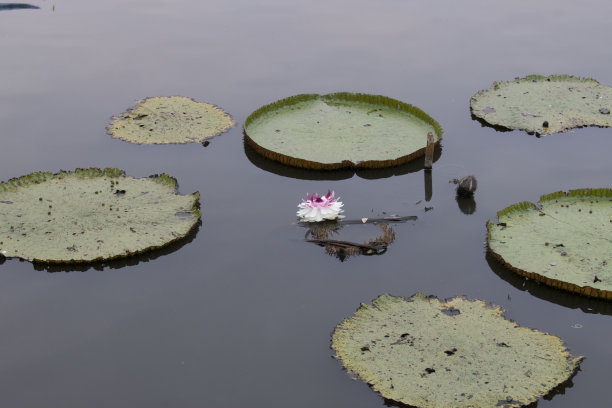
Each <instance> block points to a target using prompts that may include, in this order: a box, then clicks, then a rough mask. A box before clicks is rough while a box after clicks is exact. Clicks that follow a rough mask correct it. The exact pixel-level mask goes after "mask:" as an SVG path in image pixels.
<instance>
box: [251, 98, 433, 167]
mask: <svg viewBox="0 0 612 408" xmlns="http://www.w3.org/2000/svg"><path fill="white" fill-rule="evenodd" d="M244 130H245V139H246V141H247V143H248V144H249V145H250V146H251V147H253V149H254V150H255V151H256V152H258V153H259V154H262V155H263V156H265V157H267V158H269V159H272V160H276V161H279V162H281V163H283V164H287V165H290V166H296V167H303V168H310V169H326V170H333V169H339V168H343V167H357V168H380V167H389V166H395V165H398V164H402V163H406V162H408V161H410V160H413V159H415V158H417V157H420V156H423V155H424V154H425V146H426V144H427V133H428V132H432V133H433V134H434V135H435V136H436V143H439V142H440V140H441V138H442V128H441V127H440V125H439V124H438V122H436V121H435V120H434V119H433V118H431V117H430V116H429V115H427V114H426V113H425V112H423V111H422V110H421V109H419V108H417V107H415V106H412V105H409V104H407V103H404V102H401V101H398V100H395V99H391V98H387V97H385V96H379V95H366V94H355V93H334V94H328V95H314V94H307V95H296V96H292V97H289V98H286V99H281V100H279V101H276V102H274V103H271V104H269V105H266V106H263V107H261V108H259V109H257V110H256V111H255V112H253V113H252V114H251V115H250V116H249V117H248V118H247V120H246V122H245V125H244Z"/></svg>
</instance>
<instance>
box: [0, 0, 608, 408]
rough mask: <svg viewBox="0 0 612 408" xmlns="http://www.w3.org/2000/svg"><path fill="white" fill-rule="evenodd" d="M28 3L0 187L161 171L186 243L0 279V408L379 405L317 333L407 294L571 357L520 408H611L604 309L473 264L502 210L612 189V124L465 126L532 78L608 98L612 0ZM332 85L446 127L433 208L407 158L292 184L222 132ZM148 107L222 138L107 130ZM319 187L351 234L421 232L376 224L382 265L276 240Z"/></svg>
mask: <svg viewBox="0 0 612 408" xmlns="http://www.w3.org/2000/svg"><path fill="white" fill-rule="evenodd" d="M32 5H35V6H39V7H40V10H29V9H13V10H3V11H1V12H0V143H1V147H0V179H1V180H6V179H9V178H11V177H16V176H20V175H23V174H26V173H29V172H32V171H36V170H51V171H58V170H60V169H66V170H71V169H74V168H76V167H92V166H93V167H106V166H110V167H119V168H122V169H124V170H125V171H126V172H127V173H128V174H129V175H132V176H148V175H150V174H155V173H160V172H167V173H169V174H170V175H172V176H174V177H176V178H178V180H179V183H180V191H181V192H182V193H191V192H193V191H195V190H198V191H200V193H201V195H202V212H203V222H202V226H201V227H200V229H199V231H198V232H197V235H196V236H195V237H193V239H192V240H191V241H190V242H187V243H186V244H185V245H183V246H179V247H177V248H171V250H170V251H166V252H162V253H154V254H152V255H151V256H150V257H146V258H139V259H135V260H131V261H129V262H125V263H115V264H111V265H107V266H102V267H98V269H93V268H92V269H88V270H86V271H72V272H66V271H59V272H55V273H50V272H47V271H45V270H37V269H35V268H34V267H33V266H32V264H30V263H27V262H19V261H16V260H8V261H6V262H5V263H4V264H2V265H0V330H1V335H0V406H3V407H41V406H54V407H108V406H115V407H313V406H316V407H351V408H357V407H383V406H384V401H383V399H382V398H381V397H380V396H378V395H377V394H376V393H374V392H372V391H371V390H370V389H369V388H368V386H367V385H366V384H364V383H362V382H360V381H352V380H351V379H350V378H349V376H348V375H347V374H346V373H345V372H344V371H343V370H342V368H341V366H340V364H339V363H338V362H337V361H335V360H333V359H332V358H331V355H332V351H331V350H330V348H329V345H330V333H331V331H332V330H333V328H334V326H335V325H336V324H337V323H339V322H340V321H342V319H344V318H346V317H348V316H350V315H351V314H352V313H353V312H354V311H355V309H356V308H357V307H358V306H359V303H360V302H369V301H371V300H372V299H373V298H375V297H377V296H379V295H381V294H383V293H391V294H394V295H401V296H410V295H412V294H414V293H415V292H425V293H427V294H433V295H436V296H439V297H451V296H455V295H466V296H468V297H472V298H481V299H486V300H489V301H492V302H494V303H496V304H499V305H501V306H503V307H504V308H505V309H506V310H507V316H508V317H509V318H511V319H514V320H516V321H517V322H519V323H520V324H521V325H525V326H529V327H534V328H538V329H540V330H542V331H546V332H550V333H552V334H555V335H558V336H560V337H561V338H563V339H564V340H565V341H566V344H567V346H568V347H569V349H570V350H571V352H572V353H573V354H574V355H584V356H586V357H587V358H586V360H585V361H584V362H583V364H582V371H581V372H579V373H578V375H576V376H575V377H574V378H573V381H572V383H571V384H570V385H569V386H567V387H566V388H564V389H562V390H561V392H560V393H559V394H557V395H556V396H554V397H553V398H552V400H550V401H549V400H541V401H540V402H539V403H538V407H555V408H556V407H577V406H594V407H601V406H607V405H608V404H609V401H610V397H609V367H610V365H611V363H612V351H610V338H611V337H612V316H611V315H612V304H610V303H605V302H600V301H592V300H588V299H585V298H580V297H576V296H574V295H570V294H565V293H562V292H558V291H555V290H552V289H548V288H545V287H542V286H540V285H537V284H534V283H532V282H525V281H524V280H522V279H519V278H518V277H516V276H515V275H513V274H511V273H509V272H507V271H505V270H504V269H503V268H500V267H499V266H498V265H496V264H495V263H493V262H491V261H490V260H488V259H487V257H486V256H485V246H484V242H485V238H486V231H485V222H486V220H488V219H490V218H494V217H495V213H496V211H497V210H499V209H501V208H504V207H506V206H508V205H510V204H512V203H515V202H518V201H523V200H529V201H535V200H537V199H538V197H539V196H540V195H541V194H545V193H550V192H553V191H557V190H566V189H571V188H579V187H586V186H592V187H600V186H601V187H604V186H605V187H610V186H611V180H610V176H611V174H612V161H611V160H610V152H611V151H612V138H611V132H612V130H610V129H596V128H588V129H580V130H576V131H574V132H570V133H566V134H558V135H551V136H548V137H545V138H536V137H534V136H529V135H527V134H525V133H521V132H504V133H500V132H496V131H494V130H493V129H491V128H486V127H482V126H481V125H480V124H479V123H478V122H476V121H473V120H472V119H471V118H470V112H469V98H470V96H471V95H472V94H474V93H475V92H476V91H478V90H479V89H484V88H488V87H489V86H490V85H491V84H492V82H493V81H496V80H509V79H512V78H514V77H516V76H525V75H527V74H531V73H540V74H546V75H548V74H556V73H566V74H574V75H580V76H589V77H593V78H595V79H597V80H599V81H600V82H602V83H604V84H607V85H612V70H611V69H610V67H611V66H612V48H611V47H609V46H608V42H609V41H608V40H609V34H610V25H609V15H610V14H611V13H612V4H611V3H609V2H606V1H603V0H590V1H589V0H587V1H582V2H571V3H570V2H555V1H550V0H546V1H538V2H533V1H512V2H510V1H495V2H490V1H484V0H483V1H474V0H467V1H461V2H458V1H452V0H447V1H435V2H431V1H430V2H425V1H423V2H417V1H406V0H403V1H402V0H381V1H362V0H351V1H345V0H340V1H336V2H329V1H321V0H312V1H308V2H306V1H285V0H268V1H248V0H240V1H229V0H224V1H220V0H213V1H196V0H177V1H172V2H170V1H161V0H147V1H135V0H134V1H129V2H125V1H118V0H105V1H97V2H83V1H75V0H70V1H61V0H58V1H56V2H55V3H53V1H50V0H45V1H35V2H32ZM53 5H55V11H52V6H53ZM333 91H355V92H368V93H376V94H383V95H387V96H389V97H392V98H396V99H400V100H403V101H405V102H408V103H411V104H414V105H416V106H419V107H420V108H422V109H423V110H425V111H426V112H428V113H429V114H431V115H432V116H433V117H434V118H436V119H437V120H438V121H439V122H440V123H441V124H442V126H443V127H444V129H445V133H444V140H443V150H442V152H441V156H440V157H439V159H438V161H437V162H436V164H435V167H434V170H433V174H432V189H433V195H432V198H431V201H429V202H425V201H424V198H425V185H424V174H423V171H422V169H421V168H420V166H418V165H414V166H407V167H404V168H399V169H394V170H393V171H388V172H379V173H374V174H372V173H363V174H357V175H354V174H352V173H351V172H345V173H334V174H323V175H321V174H310V173H306V174H304V172H296V171H293V170H291V169H288V168H284V167H281V166H275V165H271V164H270V163H266V162H265V161H263V162H262V160H260V159H259V158H258V157H254V156H253V153H252V152H250V151H248V150H246V149H245V147H244V144H243V138H242V131H241V124H242V123H243V122H244V119H245V118H246V116H247V115H248V114H249V113H250V112H251V111H253V110H254V109H256V108H257V107H259V106H261V105H263V104H266V103H269V102H271V101H274V100H276V99H280V98H283V97H287V96H290V95H293V94H297V93H310V92H315V93H328V92H333ZM158 95H185V96H189V97H193V98H195V99H196V100H200V101H207V102H211V103H214V104H216V105H219V106H221V107H222V108H224V109H226V110H227V111H228V112H230V113H231V114H232V116H233V117H234V119H235V120H236V121H237V122H238V124H239V125H238V126H237V127H235V128H233V129H232V130H231V131H229V132H228V133H226V134H224V135H221V136H219V137H216V138H214V139H213V140H212V142H211V143H210V145H209V146H208V147H203V146H201V145H199V144H192V145H181V146H136V145H131V144H128V143H125V142H122V141H119V140H115V139H111V138H110V137H109V136H108V135H106V133H105V127H106V126H107V125H108V123H109V118H110V117H111V116H112V115H115V114H118V113H120V112H122V111H123V110H125V109H126V108H128V107H130V106H131V105H133V104H134V102H135V101H136V100H138V99H141V98H144V97H147V96H158ZM467 174H475V175H476V176H477V177H478V179H479V190H478V191H477V193H476V197H475V205H476V209H475V212H474V213H473V214H471V215H466V214H464V213H463V212H462V211H461V209H460V208H459V206H458V203H457V202H456V201H455V194H454V185H452V184H449V180H450V179H452V178H454V177H459V176H464V175H467ZM328 188H331V189H333V190H335V191H336V193H337V194H338V195H340V196H341V198H342V201H343V202H344V203H345V209H346V215H347V216H348V217H350V218H361V217H364V216H365V217H367V216H372V215H377V214H382V212H388V213H398V214H402V215H417V216H418V220H416V221H412V222H409V223H406V224H399V225H397V226H395V227H394V228H395V233H396V240H395V242H394V243H393V244H392V245H391V246H390V247H389V250H388V251H387V253H386V254H384V255H381V256H372V257H365V256H362V257H353V258H349V259H348V260H346V261H345V262H340V261H338V260H337V259H336V258H334V257H331V256H329V255H327V254H326V253H325V252H324V251H323V250H322V248H320V247H317V246H315V245H312V244H309V243H305V242H304V241H303V236H304V233H305V230H304V229H303V228H300V227H298V226H295V225H292V222H293V221H294V220H295V210H296V205H297V203H298V202H299V201H300V199H301V197H303V196H304V195H305V193H306V192H315V191H318V192H325V191H327V189H328ZM422 200H423V201H422ZM426 206H427V207H433V210H431V211H428V212H425V210H424V207H426ZM373 233H374V234H376V233H377V232H376V231H375V230H373ZM577 325H578V326H577ZM575 327H579V328H575Z"/></svg>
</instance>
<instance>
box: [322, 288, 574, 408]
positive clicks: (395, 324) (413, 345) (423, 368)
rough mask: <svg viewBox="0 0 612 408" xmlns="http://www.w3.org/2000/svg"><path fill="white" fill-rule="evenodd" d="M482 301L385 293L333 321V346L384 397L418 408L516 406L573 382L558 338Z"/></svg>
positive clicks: (571, 366)
mask: <svg viewBox="0 0 612 408" xmlns="http://www.w3.org/2000/svg"><path fill="white" fill-rule="evenodd" d="M502 314H503V311H502V310H501V309H500V308H499V307H497V306H492V305H490V304H487V303H485V302H483V301H480V300H469V299H465V298H463V297H456V298H453V299H450V300H447V301H440V300H438V299H436V298H432V297H428V296H425V295H422V294H417V295H414V296H413V297H411V298H409V299H404V298H401V297H394V296H389V295H383V296H381V297H379V298H378V299H376V300H374V302H372V305H371V306H370V305H366V304H361V306H360V307H359V309H358V310H357V312H356V313H355V314H354V315H353V316H352V317H351V318H349V319H347V320H345V321H343V322H342V323H341V324H339V325H338V326H336V329H335V330H334V333H333V335H332V348H333V349H334V350H335V351H336V357H337V358H339V359H340V360H341V361H342V363H343V364H344V366H345V367H346V369H347V370H348V371H349V372H350V373H352V374H354V375H356V376H358V377H359V378H361V379H362V380H364V381H365V382H367V383H368V384H369V385H370V386H371V387H372V388H373V389H374V390H375V391H377V392H379V393H380V394H381V395H382V396H383V397H385V398H387V399H390V400H393V401H396V402H399V403H402V404H407V405H410V406H415V407H421V408H429V407H431V408H461V407H466V408H467V407H471V408H476V407H483V408H484V407H486V408H490V407H496V406H498V407H519V406H523V405H527V404H530V403H532V402H534V401H536V399H537V398H539V397H541V396H544V395H546V394H548V393H549V391H551V390H552V389H553V388H554V387H556V386H557V385H559V384H561V383H563V382H564V381H566V380H567V379H569V378H570V377H571V376H572V375H573V373H574V372H575V371H576V370H577V368H578V365H579V363H580V361H581V359H582V358H581V357H578V358H575V357H572V356H571V355H570V354H569V353H568V351H567V350H566V348H565V347H564V345H563V342H562V341H561V339H559V338H558V337H556V336H552V335H550V334H546V333H542V332H540V331H537V330H532V329H529V328H526V327H520V326H518V325H517V324H516V323H514V322H512V321H509V320H507V319H505V318H504V317H503V315H502Z"/></svg>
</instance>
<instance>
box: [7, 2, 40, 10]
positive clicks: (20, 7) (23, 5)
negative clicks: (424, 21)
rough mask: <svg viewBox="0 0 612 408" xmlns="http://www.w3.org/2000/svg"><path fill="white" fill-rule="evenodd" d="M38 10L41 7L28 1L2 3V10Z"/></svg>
mask: <svg viewBox="0 0 612 408" xmlns="http://www.w3.org/2000/svg"><path fill="white" fill-rule="evenodd" d="M23 9H29V10H38V9H40V7H38V6H34V5H32V4H26V3H0V11H2V10H23Z"/></svg>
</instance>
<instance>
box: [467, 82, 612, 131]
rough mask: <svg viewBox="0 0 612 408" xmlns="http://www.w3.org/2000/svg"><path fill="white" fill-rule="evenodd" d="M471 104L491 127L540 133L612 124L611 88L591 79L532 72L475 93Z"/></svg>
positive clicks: (477, 116) (476, 112) (473, 109)
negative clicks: (611, 110)
mask: <svg viewBox="0 0 612 408" xmlns="http://www.w3.org/2000/svg"><path fill="white" fill-rule="evenodd" d="M470 106H471V109H472V114H473V115H474V116H475V117H476V118H479V119H481V120H482V121H484V122H486V123H488V124H489V125H491V126H495V127H501V128H504V129H519V130H525V131H527V132H528V133H535V134H538V135H547V134H552V133H558V132H565V131H567V130H569V129H572V128H576V127H583V126H602V127H608V126H612V117H611V116H610V115H609V112H610V109H612V88H611V87H609V86H605V85H601V84H600V83H599V82H597V81H596V80H594V79H590V78H579V77H574V76H568V75H551V76H548V77H545V76H542V75H529V76H527V77H525V78H517V79H515V80H514V81H510V82H506V81H502V82H495V83H494V84H493V87H492V88H490V89H486V90H483V91H479V92H478V93H476V94H475V95H474V96H472V99H471V101H470ZM606 112H607V113H606Z"/></svg>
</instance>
